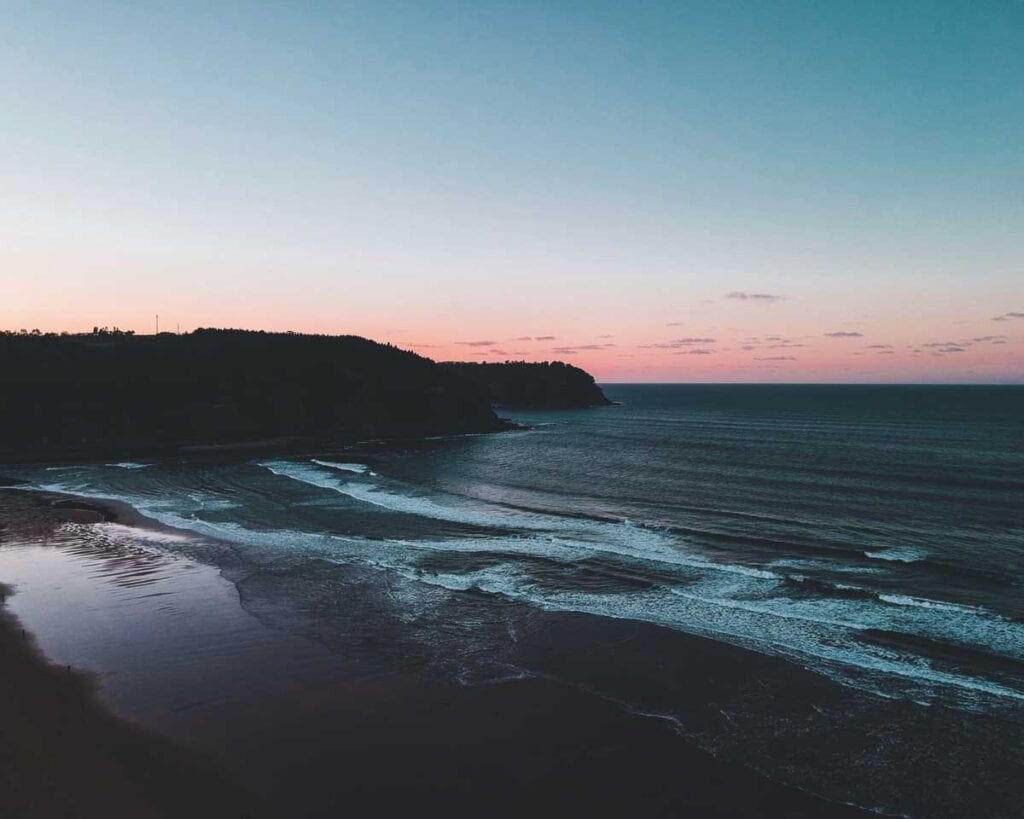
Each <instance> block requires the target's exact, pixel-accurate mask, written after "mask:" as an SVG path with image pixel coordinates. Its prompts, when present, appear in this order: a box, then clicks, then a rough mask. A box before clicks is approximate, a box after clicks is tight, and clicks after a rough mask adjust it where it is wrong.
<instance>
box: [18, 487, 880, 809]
mask: <svg viewBox="0 0 1024 819" xmlns="http://www.w3.org/2000/svg"><path fill="white" fill-rule="evenodd" d="M15 496H17V499H16V500H12V498H14V497H15ZM52 501H53V499H52V498H51V499H43V498H40V497H39V496H33V495H29V494H28V493H23V492H0V515H2V514H6V515H7V517H8V520H7V522H8V523H9V522H10V521H11V520H13V519H14V518H18V519H20V520H21V521H22V523H24V517H25V515H32V516H33V519H34V521H35V523H36V524H38V525H44V526H45V525H51V524H52V522H53V521H59V520H69V519H70V520H75V521H77V522H78V523H81V524H86V525H87V524H88V522H90V521H102V520H105V519H106V520H109V519H110V518H111V517H112V515H113V514H115V513H114V512H112V511H111V510H107V509H104V508H102V507H95V506H88V505H82V504H67V503H65V504H64V506H65V508H63V509H55V508H54V507H53V505H52ZM68 507H70V508H68ZM3 522H4V521H3V518H0V523H3ZM15 528H17V527H15ZM7 535H8V536H7V537H6V538H3V539H2V540H0V549H12V550H17V549H19V545H18V542H17V537H15V536H12V531H11V529H10V528H8V530H7ZM36 548H37V549H38V548H40V547H39V546H38V545H37V546H36ZM52 548H54V549H61V548H62V547H61V546H58V545H55V546H53V547H52ZM65 551H67V550H65ZM88 559H89V561H91V562H89V563H85V562H83V561H85V557H83V555H82V554H81V553H80V552H77V551H74V550H71V551H70V552H69V553H68V554H67V555H65V556H62V560H64V561H65V562H64V564H62V565H64V566H65V569H66V568H67V567H68V566H70V567H72V568H74V567H75V566H77V565H79V563H76V562H75V561H79V562H80V563H81V566H80V568H81V571H82V572H85V571H86V568H87V566H88V567H94V566H95V560H96V558H95V556H89V558H88ZM104 559H106V558H104ZM110 559H111V560H113V559H117V560H120V561H121V563H122V564H123V562H124V558H123V556H117V557H111V558H110ZM97 588H98V589H101V588H102V587H97ZM27 593H28V592H26V594H27ZM97 595H99V597H97V599H100V597H101V596H102V592H97ZM45 599H47V600H48V601H49V602H48V605H49V606H50V607H51V608H52V607H59V606H70V605H72V603H71V602H69V600H70V599H71V598H70V597H69V596H66V597H61V596H59V595H55V596H53V597H52V599H51V598H45ZM139 599H142V598H139ZM149 599H152V601H153V602H152V604H151V605H153V606H157V605H166V604H165V603H161V602H159V601H160V600H161V599H166V598H160V597H152V598H149ZM100 602H101V603H102V600H100ZM138 602H139V600H137V599H135V598H133V605H134V604H136V603H138ZM231 604H232V605H235V606H237V602H236V601H232V603H231ZM143 605H150V604H149V603H145V600H143ZM204 611H206V610H205V609H204ZM209 611H211V612H216V611H218V609H216V608H211V609H209ZM67 614H68V616H73V612H70V611H69V612H68V613H67ZM231 616H232V617H234V616H235V615H234V614H232V615H231ZM239 616H245V617H248V615H244V613H239ZM140 619H142V618H140ZM40 622H42V619H41V620H40ZM29 625H31V623H29ZM206 625H207V626H209V631H208V632H202V631H198V632H194V633H193V632H190V633H189V634H190V636H189V641H190V643H189V645H190V651H194V653H189V654H188V655H187V656H186V655H182V656H181V657H180V658H179V659H180V660H181V663H179V664H177V665H174V666H168V669H172V668H173V670H174V671H175V673H179V672H180V665H181V664H182V663H190V662H194V663H196V664H197V667H198V668H199V670H200V671H201V673H197V674H196V675H195V676H193V677H190V676H187V675H185V676H181V677H180V679H179V678H178V677H175V678H174V680H173V688H174V691H173V694H174V696H176V697H179V696H180V697H181V698H183V699H182V701H187V700H188V696H189V691H182V690H181V689H182V688H188V687H189V686H191V687H193V688H194V689H195V697H197V698H198V700H197V702H198V704H197V705H196V706H195V707H194V708H190V709H184V708H182V709H176V708H168V709H165V710H166V713H163V714H162V715H161V713H158V712H160V708H161V706H160V705H159V703H160V702H161V699H160V697H161V696H164V698H165V699H166V696H165V695H162V694H161V693H160V692H159V691H155V690H154V691H147V690H146V689H147V687H148V688H150V689H157V688H159V683H158V682H154V681H156V680H159V679H160V677H159V676H152V677H146V676H145V674H144V673H143V672H145V669H136V671H138V672H139V673H138V674H136V675H135V676H133V677H131V679H133V680H135V682H133V683H132V684H131V686H128V688H131V691H132V694H133V696H135V699H134V700H133V703H134V704H133V705H132V706H131V707H126V708H125V709H119V710H121V712H122V713H125V712H130V713H132V714H133V716H138V717H139V718H140V722H143V723H145V724H147V726H149V727H150V728H152V727H153V726H160V727H161V728H162V727H163V726H164V725H165V724H166V726H167V731H166V733H167V734H168V735H169V736H171V737H173V739H165V738H163V737H161V736H158V735H157V734H156V733H153V732H151V731H150V732H146V731H143V730H141V729H139V728H136V727H134V726H132V725H130V724H128V723H127V722H125V721H122V720H121V719H120V718H117V717H114V716H112V715H111V714H110V713H108V711H107V710H106V708H105V707H104V706H102V705H101V704H100V697H98V696H97V690H96V686H95V685H94V684H93V682H92V680H91V678H90V677H88V676H86V675H84V674H81V673H79V672H77V671H71V672H69V671H68V670H67V669H66V668H63V667H56V666H54V665H51V664H48V663H47V661H45V660H44V659H42V657H41V656H40V655H39V653H38V652H37V651H36V650H35V649H34V647H33V645H32V641H31V638H28V637H23V636H22V633H21V624H19V623H18V622H16V621H15V620H14V619H13V618H12V617H10V616H9V615H6V614H5V615H4V616H3V617H2V618H0V657H2V669H3V673H2V675H0V724H2V726H3V731H2V733H0V815H2V816H139V817H142V816H243V815H248V816H278V815H280V816H364V815H376V816H399V815H405V814H408V813H411V812H414V813H416V814H419V815H430V816H432V815H446V816H522V815H533V816H555V815H565V816H586V815H590V816H681V817H854V816H865V815H866V814H865V813H864V812H861V811H859V810H855V809H853V808H847V807H844V806H839V805H833V804H830V803H827V802H825V801H823V800H820V799H818V798H816V797H814V796H811V795H809V794H806V793H803V792H801V791H798V790H795V789H792V788H787V787H785V786H782V785H779V784H777V783H774V782H772V781H769V780H768V779H766V778H764V777H762V776H760V775H758V774H756V773H754V772H753V771H750V770H748V769H747V768H744V767H742V766H739V765H734V764H729V763H725V762H722V761H720V760H718V759H716V758H715V757H714V756H712V755H710V754H708V753H706V752H705V751H703V750H701V749H699V748H697V747H696V746H694V745H692V744H690V743H689V742H687V741H686V740H684V739H683V738H681V737H680V736H679V735H678V734H677V733H676V732H675V731H674V730H673V728H672V727H671V725H669V724H668V723H666V722H664V721H660V720H656V719H651V718H644V717H639V716H636V715H634V714H630V713H628V712H626V711H625V710H623V709H622V708H620V707H619V706H617V705H616V704H614V703H611V702H608V701H606V700H603V699H601V698H599V697H597V696H594V695H591V694H588V693H586V692H583V691H580V690H578V689H575V688H571V687H568V686H566V685H563V684H560V683H557V682H552V681H547V680H538V679H533V680H522V681H516V682H509V683H502V684H495V685H486V686H476V687H463V686H458V685H454V684H449V683H445V682H443V681H438V680H428V679H423V678H421V677H417V676H414V675H410V674H405V673H400V672H396V673H394V674H385V675H380V674H376V675H374V676H364V675H359V674H352V673H351V672H350V671H349V670H346V667H345V663H344V661H343V659H342V658H338V657H335V656H334V655H332V654H331V653H330V652H327V651H325V650H323V649H320V648H319V647H310V648H309V649H308V652H307V649H306V648H302V647H300V648H298V649H295V648H294V646H292V643H291V642H289V643H287V645H286V644H285V643H282V642H281V640H282V639H284V638H282V637H281V636H280V635H277V634H276V633H274V632H273V631H272V630H270V629H264V628H263V627H262V626H260V625H259V624H256V623H254V624H253V625H252V626H251V627H250V626H246V629H247V630H246V632H245V634H246V637H245V639H244V641H243V642H244V643H245V645H246V646H248V648H246V649H245V654H244V655H243V654H242V653H239V654H238V655H237V656H236V657H233V658H231V662H230V663H229V664H228V665H227V666H223V665H211V664H210V661H209V660H206V659H203V658H204V657H207V655H217V654H218V653H223V645H224V644H223V643H222V642H218V638H217V637H216V636H214V635H215V632H216V628H215V626H216V624H206ZM48 628H49V629H50V631H51V632H52V626H49V627H48ZM137 628H138V627H137V626H136V625H135V622H134V621H132V622H127V621H126V622H125V627H124V631H125V639H129V636H130V633H132V630H133V629H136V630H137ZM232 628H233V629H234V630H233V631H232V632H231V633H232V634H236V635H237V634H238V627H237V626H232ZM264 631H265V632H266V637H265V640H264V641H263V643H264V644H263V645H262V648H261V639H262V638H257V639H254V638H253V636H252V635H253V634H261V633H263V632H264ZM204 633H209V634H210V635H211V636H209V637H208V638H204V637H202V635H203V634H204ZM150 639H153V638H150ZM170 639H171V636H170V635H168V641H170ZM203 639H208V640H209V642H210V645H209V646H206V647H205V648H208V649H209V650H208V651H205V652H204V646H203V645H202V644H201V643H202V640H203ZM287 639H288V640H290V641H291V640H293V639H294V638H287ZM197 641H198V642H199V643H200V644H199V645H196V643H197ZM254 643H255V645H254ZM287 646H292V647H291V648H288V647H287ZM268 647H270V649H269V650H267V648H268ZM284 651H297V652H298V653H300V654H301V653H303V652H307V653H308V657H307V660H308V661H309V662H308V663H307V665H306V666H304V667H303V670H302V671H298V670H296V671H295V672H294V673H292V672H291V671H290V668H291V665H290V662H286V661H285V659H284V656H283V654H282V652H284ZM190 658H191V659H190ZM275 658H276V659H275ZM309 658H312V659H309ZM138 662H139V663H142V662H144V660H141V659H140V660H139V661H138ZM311 667H315V669H314V671H312V672H310V670H309V669H310V668H311ZM211 668H213V669H223V668H228V669H230V670H227V671H224V670H222V671H216V672H211V671H210V669H211ZM211 674H212V677H211ZM190 680H191V682H190ZM253 681H259V684H249V683H253ZM122 685H127V684H124V683H122ZM168 685H171V683H168ZM132 686H134V687H133V688H132ZM211 688H212V690H217V691H221V692H223V696H222V697H212V696H211V695H210V693H209V692H210V691H211ZM102 690H105V689H101V692H102ZM126 690H127V689H126ZM147 697H148V699H147ZM107 699H109V698H107ZM115 699H116V698H115ZM140 703H142V705H140ZM146 703H150V705H148V706H147V705H146ZM147 708H149V709H150V710H151V711H152V712H153V714H152V715H151V714H150V713H148V712H147ZM150 717H152V718H150Z"/></svg>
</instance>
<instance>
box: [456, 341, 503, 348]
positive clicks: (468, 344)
mask: <svg viewBox="0 0 1024 819" xmlns="http://www.w3.org/2000/svg"><path fill="white" fill-rule="evenodd" d="M455 343H456V344H461V345H462V346H463V347H493V346H494V345H495V344H497V343H498V342H497V341H456V342H455Z"/></svg>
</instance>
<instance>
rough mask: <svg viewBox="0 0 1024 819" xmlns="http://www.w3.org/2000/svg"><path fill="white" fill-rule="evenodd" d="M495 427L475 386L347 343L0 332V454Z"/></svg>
mask: <svg viewBox="0 0 1024 819" xmlns="http://www.w3.org/2000/svg"><path fill="white" fill-rule="evenodd" d="M504 426H505V425H504V423H503V422H501V421H500V420H499V419H498V418H497V416H495V414H494V412H493V411H492V410H491V406H490V401H489V400H488V398H487V396H486V394H485V393H484V392H483V391H482V390H481V389H480V388H479V387H477V386H475V385H473V384H472V383H469V382H467V381H466V380H465V379H463V378H461V377H459V376H457V375H456V374H455V373H453V372H451V371H449V370H446V369H444V368H442V367H439V366H438V365H436V364H435V363H434V362H432V361H430V360H429V359H426V358H422V357H421V356H418V355H416V354H415V353H411V352H407V351H403V350H399V349H397V348H395V347H393V346H391V345H385V344H377V343H375V342H373V341H369V340H367V339H364V338H359V337H358V336H337V337H331V336H311V335H299V334H293V333H265V332H251V331H241V330H214V329H201V330H196V331H195V332H193V333H188V334H184V335H176V334H160V335H159V336H135V335H133V334H131V333H128V332H122V331H120V330H118V329H117V328H114V329H113V330H111V329H108V328H96V330H95V331H94V332H93V333H92V334H83V335H65V336H59V335H56V334H52V333H50V334H42V333H24V334H23V333H5V334H3V335H2V336H0V456H2V454H3V453H4V452H7V453H16V452H22V453H24V452H35V451H39V452H41V453H42V452H47V451H80V452H83V453H88V452H92V451H106V450H111V449H118V450H126V451H127V450H141V449H159V448H166V447H175V446H180V445H185V444H198V443H226V442H241V441H248V440H256V439H267V438H278V437H296V436H298V437H313V438H318V439H319V438H323V439H352V438H372V437H402V436H418V435H427V434H446V433H456V432H481V431H489V430H497V429H501V428H504Z"/></svg>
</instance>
